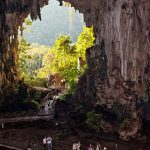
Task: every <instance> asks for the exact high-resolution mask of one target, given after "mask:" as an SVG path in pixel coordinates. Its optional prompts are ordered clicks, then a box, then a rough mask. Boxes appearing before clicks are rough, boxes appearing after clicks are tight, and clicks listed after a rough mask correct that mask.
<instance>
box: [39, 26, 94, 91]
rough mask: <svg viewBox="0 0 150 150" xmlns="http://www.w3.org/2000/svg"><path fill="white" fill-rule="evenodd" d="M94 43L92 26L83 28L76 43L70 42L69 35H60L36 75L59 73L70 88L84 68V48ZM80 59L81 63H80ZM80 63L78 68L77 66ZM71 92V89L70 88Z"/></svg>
mask: <svg viewBox="0 0 150 150" xmlns="http://www.w3.org/2000/svg"><path fill="white" fill-rule="evenodd" d="M93 45H94V36H93V28H84V31H83V32H82V33H81V35H80V36H79V37H78V40H77V43H72V41H71V40H70V37H69V36H62V35H61V36H60V37H59V38H58V39H57V40H56V41H55V45H54V46H53V47H51V48H50V49H49V51H48V53H47V54H45V56H44V58H43V68H41V69H40V70H39V73H38V76H40V77H46V76H48V75H50V74H59V75H60V76H61V77H62V79H64V80H65V82H66V83H67V85H68V87H69V88H70V89H74V88H75V85H76V83H77V81H78V79H79V77H80V76H81V75H82V73H83V72H84V71H85V69H86V63H85V61H86V57H85V53H86V49H87V48H89V47H91V46H93ZM79 58H80V62H78V60H79ZM81 61H82V63H81ZM79 63H80V68H79V67H78V66H79ZM70 92H71V93H72V92H73V90H70Z"/></svg>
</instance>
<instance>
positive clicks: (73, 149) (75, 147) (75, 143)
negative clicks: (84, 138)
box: [72, 141, 77, 150]
mask: <svg viewBox="0 0 150 150" xmlns="http://www.w3.org/2000/svg"><path fill="white" fill-rule="evenodd" d="M72 150H77V142H76V141H75V142H74V143H73V146H72Z"/></svg>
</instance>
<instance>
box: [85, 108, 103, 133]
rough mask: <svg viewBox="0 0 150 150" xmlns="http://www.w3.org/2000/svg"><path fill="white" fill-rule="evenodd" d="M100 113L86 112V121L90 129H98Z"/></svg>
mask: <svg viewBox="0 0 150 150" xmlns="http://www.w3.org/2000/svg"><path fill="white" fill-rule="evenodd" d="M101 118H102V115H101V114H95V112H94V111H91V112H88V113H87V115H86V123H87V125H88V126H89V128H91V129H95V130H96V131H99V129H100V127H101V126H100V121H101Z"/></svg>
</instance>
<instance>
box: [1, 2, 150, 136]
mask: <svg viewBox="0 0 150 150" xmlns="http://www.w3.org/2000/svg"><path fill="white" fill-rule="evenodd" d="M59 1H60V2H61V3H60V4H62V0H59ZM65 1H67V2H70V3H71V4H72V6H73V7H75V8H76V9H78V10H79V11H80V12H81V13H83V15H84V20H85V23H86V25H87V27H91V26H93V27H94V34H95V38H96V40H95V44H96V46H94V47H92V48H90V49H87V54H86V55H87V64H88V67H89V69H88V70H87V71H86V73H85V75H83V77H82V78H81V80H80V81H79V84H78V88H77V91H76V99H77V100H79V101H80V102H83V103H84V104H86V105H87V107H94V106H96V105H100V106H102V107H105V108H106V109H108V110H109V111H110V112H113V113H115V114H116V116H117V118H118V119H119V120H123V119H125V118H127V119H128V120H129V123H128V124H127V126H126V128H123V129H122V130H119V131H117V132H118V133H119V134H120V137H121V138H123V139H130V138H133V137H134V138H135V137H136V136H137V134H138V132H139V130H140V128H141V114H142V110H141V108H140V107H139V105H138V104H139V103H138V102H139V101H140V100H146V101H148V99H149V97H150V1H149V0H136V1H135V0H65ZM47 3H48V0H0V98H1V99H3V97H4V96H5V95H9V94H10V93H11V92H12V89H13V84H14V83H15V82H16V81H17V80H18V77H19V75H18V62H17V60H18V50H17V47H18V41H17V36H18V28H19V26H20V27H21V26H22V23H23V21H24V18H25V17H26V16H27V15H28V14H29V13H30V14H31V18H32V19H36V18H37V17H39V18H41V16H40V7H42V6H43V5H44V4H47ZM0 102H2V101H0ZM132 123H133V124H132ZM109 126H113V125H109ZM128 129H129V130H128ZM130 129H132V132H131V130H130Z"/></svg>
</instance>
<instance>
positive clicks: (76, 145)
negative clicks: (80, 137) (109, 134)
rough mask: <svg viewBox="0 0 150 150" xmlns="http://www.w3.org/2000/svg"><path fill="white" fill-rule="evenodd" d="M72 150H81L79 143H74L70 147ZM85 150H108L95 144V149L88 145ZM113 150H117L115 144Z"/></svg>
mask: <svg viewBox="0 0 150 150" xmlns="http://www.w3.org/2000/svg"><path fill="white" fill-rule="evenodd" d="M72 150H81V144H80V142H74V143H73V146H72ZM86 150H108V149H107V147H106V146H104V147H102V146H101V144H100V143H99V142H97V144H96V147H94V146H93V145H92V144H89V145H88V146H87V149H86ZM115 150H118V145H117V144H115Z"/></svg>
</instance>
